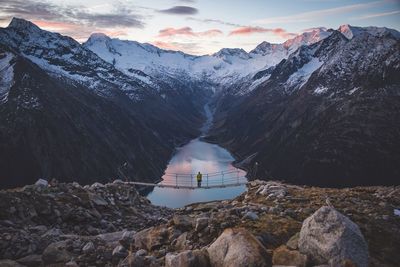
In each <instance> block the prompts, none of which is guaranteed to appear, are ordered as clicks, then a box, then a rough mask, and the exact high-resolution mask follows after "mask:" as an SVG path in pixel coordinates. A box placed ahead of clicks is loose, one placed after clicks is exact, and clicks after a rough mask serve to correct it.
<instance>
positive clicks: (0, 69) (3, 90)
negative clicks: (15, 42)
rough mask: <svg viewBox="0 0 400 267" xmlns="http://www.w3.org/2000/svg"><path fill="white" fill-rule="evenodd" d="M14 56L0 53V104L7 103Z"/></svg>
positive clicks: (11, 80)
mask: <svg viewBox="0 0 400 267" xmlns="http://www.w3.org/2000/svg"><path fill="white" fill-rule="evenodd" d="M13 59H14V55H13V54H11V53H9V52H6V53H0V104H3V103H5V102H7V100H8V94H9V93H10V89H11V87H12V85H13V81H14V63H13V62H12V60H13Z"/></svg>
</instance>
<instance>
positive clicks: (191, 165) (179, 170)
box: [147, 139, 246, 208]
mask: <svg viewBox="0 0 400 267" xmlns="http://www.w3.org/2000/svg"><path fill="white" fill-rule="evenodd" d="M233 161H234V158H233V157H232V156H231V155H230V153H229V152H228V151H227V150H226V149H224V148H222V147H220V146H218V145H216V144H210V143H206V142H203V141H201V140H199V139H194V140H192V141H191V142H189V143H188V144H187V145H185V146H183V147H181V148H179V149H178V150H177V152H176V154H175V155H174V156H173V157H172V159H171V161H170V162H169V164H168V167H167V169H166V170H165V173H166V174H165V175H164V176H163V177H162V178H163V183H165V184H175V183H176V179H177V177H176V175H175V174H194V175H193V177H192V181H190V177H188V175H182V177H179V176H178V184H186V185H191V184H193V185H196V177H195V176H196V175H195V174H196V173H197V172H198V171H200V172H201V173H203V182H202V186H206V185H207V176H206V174H207V173H214V174H213V175H210V176H209V178H208V180H209V181H208V183H209V184H210V185H212V184H220V183H221V179H222V178H221V175H219V174H216V173H219V172H226V171H230V173H229V174H227V175H225V177H224V179H225V183H229V181H231V182H235V181H236V178H238V179H239V177H240V179H241V181H243V179H244V178H243V177H244V176H245V175H246V173H245V171H243V170H239V169H236V168H235V167H234V166H232V162H233ZM245 190H246V186H244V185H242V186H235V187H226V188H211V189H205V188H200V189H195V190H193V189H175V188H160V187H155V188H154V191H152V192H151V193H150V194H149V195H148V196H147V197H148V199H149V200H150V201H151V202H152V203H153V204H155V205H159V206H167V207H170V208H179V207H183V206H185V205H188V204H190V203H195V202H206V201H212V200H222V199H230V198H234V197H236V196H238V195H240V194H241V193H242V192H244V191H245Z"/></svg>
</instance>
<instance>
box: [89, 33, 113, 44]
mask: <svg viewBox="0 0 400 267" xmlns="http://www.w3.org/2000/svg"><path fill="white" fill-rule="evenodd" d="M106 40H111V38H110V37H109V36H107V35H105V34H104V33H101V32H95V33H92V34H91V35H90V37H89V39H88V40H87V42H98V41H106Z"/></svg>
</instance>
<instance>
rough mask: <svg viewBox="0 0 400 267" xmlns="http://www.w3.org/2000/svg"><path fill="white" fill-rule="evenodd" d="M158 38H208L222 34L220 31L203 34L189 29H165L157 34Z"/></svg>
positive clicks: (209, 31)
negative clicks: (178, 36)
mask: <svg viewBox="0 0 400 267" xmlns="http://www.w3.org/2000/svg"><path fill="white" fill-rule="evenodd" d="M158 33H159V34H158V37H173V36H176V35H181V36H190V37H199V36H208V37H214V36H218V35H221V34H222V31H220V30H218V29H211V30H207V31H204V32H194V31H193V29H192V28H190V27H183V28H177V29H176V28H165V29H162V30H160V31H159V32H158Z"/></svg>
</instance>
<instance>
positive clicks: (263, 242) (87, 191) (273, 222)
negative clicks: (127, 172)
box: [0, 181, 400, 267]
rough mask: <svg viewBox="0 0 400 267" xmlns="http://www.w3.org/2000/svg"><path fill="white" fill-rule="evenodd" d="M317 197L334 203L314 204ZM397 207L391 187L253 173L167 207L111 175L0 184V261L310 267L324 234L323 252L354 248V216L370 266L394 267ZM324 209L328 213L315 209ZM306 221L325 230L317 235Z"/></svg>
mask: <svg viewBox="0 0 400 267" xmlns="http://www.w3.org/2000/svg"><path fill="white" fill-rule="evenodd" d="M282 192H285V193H284V195H285V196H284V197H282ZM327 196H329V201H327ZM100 199H101V200H100ZM99 200H100V201H99ZM326 202H328V203H330V204H332V205H334V206H335V210H336V211H332V210H331V209H332V208H329V207H326V208H322V209H321V206H325V205H326V204H325V203H326ZM105 203H107V204H106V205H105ZM399 205H400V190H399V188H398V187H357V188H349V189H330V188H316V187H306V186H302V187H300V186H295V185H289V184H285V183H282V182H265V181H252V182H251V183H250V184H248V190H247V192H245V193H243V194H242V195H241V196H239V197H237V198H235V199H232V200H223V201H213V202H208V203H197V204H192V205H189V206H186V207H184V208H180V209H175V210H171V209H165V208H160V207H155V206H153V205H151V204H150V203H149V202H148V201H147V200H146V199H145V198H144V197H141V196H139V195H138V194H137V192H136V190H135V189H134V188H133V187H132V186H131V185H129V184H125V183H122V182H120V181H116V182H115V183H110V184H99V183H96V184H93V185H91V186H84V187H82V186H80V185H79V184H76V183H73V184H63V183H59V184H54V183H50V185H47V186H41V185H32V186H26V187H25V188H20V189H13V190H3V191H0V259H6V260H7V261H0V265H1V264H3V263H4V264H3V265H5V266H18V265H17V264H20V265H22V266H29V267H30V266H35V267H36V266H55V265H58V266H126V267H131V266H165V265H167V266H168V265H169V266H176V267H179V266H202V265H203V266H224V264H225V266H232V265H233V266H235V264H238V265H240V263H242V265H243V263H244V265H245V266H248V265H249V264H247V263H254V266H270V265H273V264H274V265H282V264H283V265H289V266H304V265H305V266H307V267H309V266H313V264H317V263H315V262H316V261H315V259H314V258H313V255H311V254H315V255H320V254H321V251H325V249H326V248H327V247H328V246H327V244H328V243H327V242H328V241H327V240H333V239H332V237H335V238H337V241H338V242H337V246H336V248H337V249H334V250H332V251H331V252H330V253H331V254H330V255H333V256H334V254H335V253H337V252H340V253H341V254H340V255H349V254H354V255H357V254H356V253H354V250H353V249H354V248H352V244H349V243H346V242H344V241H343V240H342V239H343V238H345V239H347V240H349V239H348V237H349V235H348V233H347V231H348V230H345V228H344V226H346V227H348V226H349V225H352V224H354V225H358V228H359V231H360V233H362V236H364V239H365V240H366V241H367V242H368V253H369V266H371V267H378V266H379V267H380V266H388V267H397V266H398V262H399V261H400V255H399V254H398V247H399V246H400V237H399V236H400V235H399V230H398V229H400V221H399V216H398V215H396V210H398V209H399ZM325 209H326V210H327V211H329V212H326V213H321V212H320V211H321V210H325ZM315 211H317V212H316V213H315ZM339 212H340V214H342V215H338V214H336V213H339ZM314 213H315V214H314ZM323 214H325V215H323ZM335 214H336V215H335ZM255 215H256V216H257V217H256V216H255ZM316 215H318V216H316ZM322 215H323V216H322ZM333 215H334V216H333ZM344 216H345V217H347V218H348V219H343V217H344ZM315 217H317V218H319V219H316V218H315ZM308 218H314V219H313V220H311V219H308ZM350 220H351V221H352V223H348V222H347V221H350ZM311 221H314V222H318V225H319V226H318V227H317V228H315V229H321V231H324V232H322V233H321V234H316V233H315V229H314V228H313V227H311V226H312V225H314V224H311ZM303 222H304V225H305V224H306V223H307V222H308V223H307V224H308V225H309V227H308V231H306V232H304V231H302V226H303ZM354 225H353V226H354ZM353 226H351V227H353ZM351 227H350V228H351ZM356 228H357V227H356ZM313 229H314V230H313ZM323 229H325V230H323ZM300 233H302V234H300ZM354 233H356V231H355V232H354ZM357 236H358V234H357V235H356V236H355V237H354V238H357ZM300 239H302V241H301V242H300V241H299V240H300ZM303 240H305V241H311V240H317V241H318V242H316V243H313V244H316V246H314V247H312V248H313V249H314V250H313V251H314V252H311V253H308V252H306V251H303V249H304V242H303ZM354 244H355V243H354ZM354 244H353V246H354ZM328 245H329V244H328ZM361 248H362V247H361ZM321 255H326V254H323V253H322V254H321ZM354 255H351V257H350V258H349V257H341V256H340V257H339V258H337V259H338V260H336V261H331V262H329V260H326V261H324V264H333V266H340V265H343V266H353V265H356V264H358V263H359V261H358V260H357V259H356V258H354V257H353V256H354ZM333 256H332V257H333ZM327 257H330V256H327ZM321 262H322V261H321ZM6 264H8V265H6ZM10 264H12V265H10ZM335 264H336V265H335ZM1 266H2V265H1Z"/></svg>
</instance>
